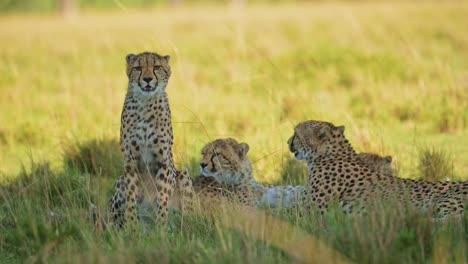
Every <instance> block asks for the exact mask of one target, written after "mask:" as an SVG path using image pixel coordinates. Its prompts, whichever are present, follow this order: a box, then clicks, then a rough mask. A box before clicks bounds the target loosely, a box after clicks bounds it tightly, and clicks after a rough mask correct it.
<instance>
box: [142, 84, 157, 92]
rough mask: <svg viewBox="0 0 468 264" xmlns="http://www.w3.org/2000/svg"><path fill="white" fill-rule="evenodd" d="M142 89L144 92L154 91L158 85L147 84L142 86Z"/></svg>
mask: <svg viewBox="0 0 468 264" xmlns="http://www.w3.org/2000/svg"><path fill="white" fill-rule="evenodd" d="M141 90H143V91H144V92H152V91H154V90H156V87H151V86H150V85H146V86H145V87H142V88H141Z"/></svg>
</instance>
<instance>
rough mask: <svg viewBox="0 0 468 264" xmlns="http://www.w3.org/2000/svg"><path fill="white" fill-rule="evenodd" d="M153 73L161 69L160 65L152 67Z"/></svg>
mask: <svg viewBox="0 0 468 264" xmlns="http://www.w3.org/2000/svg"><path fill="white" fill-rule="evenodd" d="M153 68H154V70H155V71H157V70H159V69H160V68H161V65H156V66H154V67H153Z"/></svg>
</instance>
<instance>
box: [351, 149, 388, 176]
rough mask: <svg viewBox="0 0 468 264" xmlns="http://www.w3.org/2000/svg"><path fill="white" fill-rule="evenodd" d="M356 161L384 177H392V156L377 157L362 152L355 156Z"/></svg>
mask: <svg viewBox="0 0 468 264" xmlns="http://www.w3.org/2000/svg"><path fill="white" fill-rule="evenodd" d="M356 159H357V160H359V161H361V162H362V164H364V166H366V167H368V168H370V169H373V170H375V171H377V172H380V173H381V174H383V175H385V176H394V174H393V169H392V166H391V165H392V156H385V157H382V156H379V155H377V154H374V153H367V152H362V153H359V154H357V156H356Z"/></svg>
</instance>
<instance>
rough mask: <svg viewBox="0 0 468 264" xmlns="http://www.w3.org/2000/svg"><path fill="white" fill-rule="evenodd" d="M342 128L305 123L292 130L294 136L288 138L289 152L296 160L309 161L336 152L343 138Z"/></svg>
mask: <svg viewBox="0 0 468 264" xmlns="http://www.w3.org/2000/svg"><path fill="white" fill-rule="evenodd" d="M344 129H345V128H344V126H338V127H335V126H334V125H333V124H331V123H328V122H324V121H314V120H310V121H305V122H302V123H300V124H299V125H297V126H296V128H295V129H294V135H293V136H292V137H291V138H289V140H288V145H289V150H290V151H291V152H292V153H294V158H295V159H296V160H306V161H310V160H313V159H315V158H317V157H318V156H323V155H326V154H331V153H335V152H337V151H338V150H337V149H338V148H337V146H339V145H340V144H341V142H344V141H346V139H345V138H344V135H343V133H344ZM346 142H347V141H346Z"/></svg>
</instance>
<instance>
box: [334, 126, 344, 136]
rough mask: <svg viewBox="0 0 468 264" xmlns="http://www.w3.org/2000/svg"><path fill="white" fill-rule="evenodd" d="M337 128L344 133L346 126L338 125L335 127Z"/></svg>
mask: <svg viewBox="0 0 468 264" xmlns="http://www.w3.org/2000/svg"><path fill="white" fill-rule="evenodd" d="M335 129H336V130H338V131H339V132H340V134H342V135H343V134H344V130H345V127H344V126H337V127H335Z"/></svg>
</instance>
